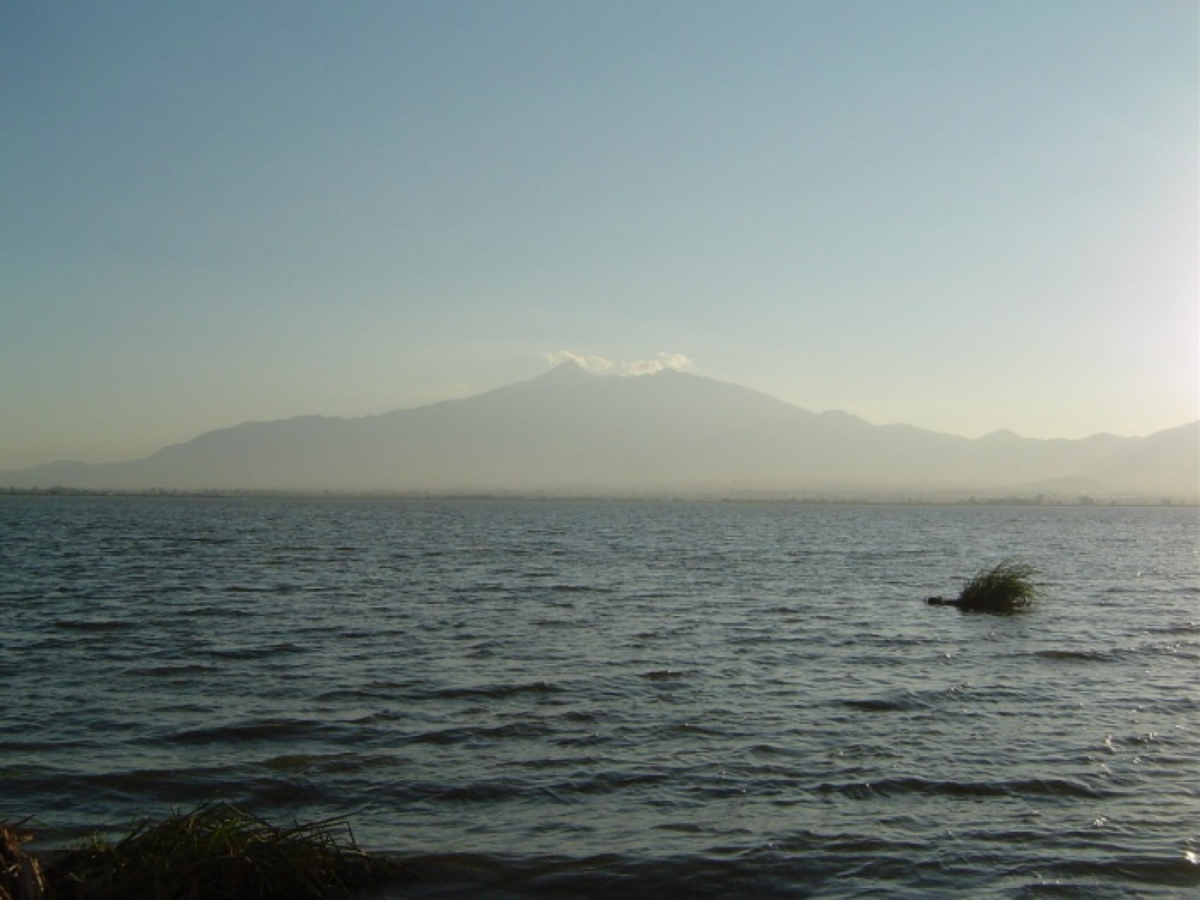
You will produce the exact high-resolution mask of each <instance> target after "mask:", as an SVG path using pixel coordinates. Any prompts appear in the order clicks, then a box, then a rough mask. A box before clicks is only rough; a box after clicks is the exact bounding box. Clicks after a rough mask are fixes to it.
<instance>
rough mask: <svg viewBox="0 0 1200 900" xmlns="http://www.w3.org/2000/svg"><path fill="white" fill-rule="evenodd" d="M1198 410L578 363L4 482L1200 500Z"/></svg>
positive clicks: (237, 428) (1, 481) (51, 468)
mask: <svg viewBox="0 0 1200 900" xmlns="http://www.w3.org/2000/svg"><path fill="white" fill-rule="evenodd" d="M1198 460H1200V421H1198V422H1195V423H1188V424H1186V425H1182V426H1179V427H1177V428H1174V429H1166V430H1164V431H1161V432H1157V433H1155V434H1153V435H1149V436H1147V437H1144V438H1122V437H1116V436H1113V435H1104V434H1097V435H1092V436H1090V437H1087V438H1082V439H1078V440H1069V439H1038V438H1023V437H1020V436H1018V435H1015V434H1013V433H1012V432H1008V431H1003V430H1001V431H996V432H992V433H991V434H988V435H985V436H983V437H981V438H974V439H971V438H965V437H961V436H958V435H949V434H943V433H940V432H935V431H930V430H927V429H923V428H919V427H917V426H913V425H907V424H903V423H893V424H890V425H873V424H871V423H869V422H867V421H866V420H864V419H862V418H860V417H858V416H856V415H854V414H852V413H848V412H845V411H841V410H831V411H825V412H813V411H811V410H808V409H804V408H803V407H799V406H795V405H792V404H789V403H786V402H785V401H782V400H779V399H777V398H775V397H772V396H770V395H768V394H765V393H762V392H759V391H756V390H753V389H751V388H746V387H742V386H740V385H735V384H730V383H728V382H722V381H718V380H715V379H712V378H707V377H705V376H699V375H693V374H689V373H683V372H677V371H673V370H669V369H667V370H662V371H660V372H657V373H654V374H652V375H644V376H638V377H617V376H597V375H593V374H591V373H588V372H586V371H584V370H583V369H581V368H580V367H578V366H577V365H575V364H573V363H563V364H562V365H560V366H558V367H556V368H554V369H551V370H549V371H548V372H546V373H544V374H542V375H540V376H537V377H535V378H532V379H528V380H525V381H519V382H515V383H512V384H508V385H504V386H501V387H497V388H493V389H491V390H488V391H484V392H482V393H479V394H475V395H472V396H470V397H466V398H461V399H455V400H444V401H439V402H437V403H432V404H428V405H425V406H419V407H415V408H411V409H399V410H392V411H390V412H385V413H381V414H378V415H373V416H361V417H355V418H339V417H330V416H320V415H305V416H295V417H292V418H288V419H278V420H268V421H259V422H243V423H240V424H237V425H231V426H228V427H225V428H219V429H214V430H211V431H207V432H204V433H202V434H199V435H197V436H195V437H193V438H191V439H190V440H188V441H184V442H181V443H178V444H173V445H170V446H167V447H163V448H161V449H160V450H157V451H155V452H154V453H152V454H150V455H149V456H147V457H144V458H142V459H139V460H130V461H126V462H119V463H104V464H88V463H65V462H64V463H51V464H49V465H45V466H38V467H34V468H32V469H26V470H20V471H15V472H0V487H7V488H10V489H22V488H49V487H54V486H57V487H64V488H78V489H99V490H153V489H165V490H246V491H254V490H265V491H271V490H286V491H348V492H363V491H367V492H372V491H388V492H402V493H472V492H518V493H521V492H532V493H550V494H556V493H561V494H598V495H604V494H629V493H665V494H703V495H722V496H724V495H729V494H732V493H739V492H768V493H770V492H774V493H789V492H791V493H814V492H817V493H820V492H825V493H829V492H841V493H878V492H889V493H895V494H900V493H909V494H911V493H924V494H938V495H967V494H973V493H978V494H983V495H996V494H1003V493H1004V492H1013V491H1020V490H1027V489H1030V488H1031V486H1032V487H1036V486H1038V485H1046V486H1050V485H1055V484H1059V485H1067V484H1081V485H1082V484H1087V485H1093V486H1095V488H1094V489H1095V491H1096V492H1100V493H1103V494H1105V495H1109V496H1114V497H1138V498H1142V499H1147V500H1154V499H1157V498H1160V497H1165V498H1170V499H1173V500H1182V501H1183V502H1200V463H1198V462H1197V461H1198Z"/></svg>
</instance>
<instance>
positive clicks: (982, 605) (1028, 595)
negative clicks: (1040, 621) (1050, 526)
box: [954, 559, 1040, 613]
mask: <svg viewBox="0 0 1200 900" xmlns="http://www.w3.org/2000/svg"><path fill="white" fill-rule="evenodd" d="M1035 574H1036V570H1035V569H1034V568H1033V567H1032V566H1028V565H1025V564H1024V563H1019V562H1016V561H1015V560H1011V559H1006V560H1004V561H1003V562H1001V563H999V564H998V565H995V566H993V567H992V568H990V569H986V568H985V569H980V570H979V571H978V572H976V573H975V574H974V575H973V576H971V577H970V578H969V579H967V581H966V582H965V583H964V584H963V587H962V590H961V591H960V592H959V595H958V599H957V600H955V601H954V605H955V606H957V607H958V608H959V609H965V610H974V611H978V612H1000V613H1005V612H1019V611H1021V610H1024V609H1028V608H1029V607H1030V606H1032V605H1033V603H1034V601H1035V600H1037V598H1038V596H1039V593H1040V592H1039V590H1038V588H1037V586H1036V585H1035V584H1034V583H1033V576H1034V575H1035Z"/></svg>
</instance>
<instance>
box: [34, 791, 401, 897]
mask: <svg viewBox="0 0 1200 900" xmlns="http://www.w3.org/2000/svg"><path fill="white" fill-rule="evenodd" d="M46 874H47V880H48V881H49V883H50V884H49V886H50V890H51V895H52V896H53V897H55V898H59V900H118V898H121V900H129V898H134V897H136V898H139V900H250V898H254V900H325V898H334V897H346V896H349V894H350V892H351V891H352V890H355V889H356V888H359V887H362V886H365V885H367V884H370V883H372V882H375V881H379V880H383V879H387V878H392V877H395V876H397V875H398V874H399V866H398V864H397V863H395V862H393V861H389V860H386V859H383V858H380V857H375V856H369V855H368V854H366V853H364V852H363V851H362V850H360V849H359V848H358V846H357V845H356V844H355V842H354V835H353V834H352V833H351V831H350V828H349V825H348V824H347V823H346V822H345V820H343V819H330V820H327V821H323V822H313V823H308V824H297V825H294V826H292V827H290V828H281V827H277V826H274V825H271V824H269V823H267V822H265V821H263V820H262V819H260V818H258V817H257V816H254V815H252V814H250V813H249V812H247V811H246V810H244V809H242V808H241V807H239V806H237V805H235V804H232V803H206V804H202V805H201V806H199V807H198V808H196V809H195V810H193V811H191V812H188V813H179V812H177V813H175V814H173V815H171V816H169V817H167V818H166V819H164V820H162V821H161V822H156V823H155V822H151V821H149V820H145V821H142V822H140V823H138V824H137V825H135V826H134V828H133V829H132V831H131V832H130V833H129V834H128V835H126V836H125V837H124V838H122V839H121V840H119V841H118V842H116V843H115V844H113V843H109V842H108V841H105V840H103V839H101V838H96V839H93V840H92V842H91V843H90V844H88V845H86V846H83V847H80V848H77V849H75V850H72V851H69V852H67V853H66V854H64V855H63V856H62V857H61V858H59V859H58V860H57V861H56V862H55V863H54V865H53V866H51V867H48V869H47V873H46Z"/></svg>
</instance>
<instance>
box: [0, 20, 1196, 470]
mask: <svg viewBox="0 0 1200 900" xmlns="http://www.w3.org/2000/svg"><path fill="white" fill-rule="evenodd" d="M0 115H2V116H3V120H2V121H3V123H4V126H3V133H4V137H3V140H0V191H2V194H0V197H2V203H0V434H2V435H3V437H2V438H0V469H3V468H10V467H20V466H27V465H34V464H37V463H41V462H48V461H51V460H56V459H84V460H89V461H105V460H115V459H126V458H133V457H139V456H143V455H146V454H148V453H150V452H152V451H153V450H155V449H157V448H159V447H161V446H164V445H166V444H170V443H175V442H178V441H182V440H186V439H187V438H190V437H192V436H194V435H195V434H198V433H200V432H203V431H206V430H209V429H212V428H217V427H222V426H225V425H231V424H235V423H237V422H241V421H245V420H251V419H274V418H284V417H288V416H293V415H300V414H309V413H320V414H325V415H339V416H354V415H364V414H370V413H379V412H384V411H387V410H390V409H396V408H401V407H407V406H413V405H418V404H423V403H427V402H432V401H435V400H440V399H446V398H451V397H461V396H465V395H467V394H471V393H476V392H479V391H481V390H485V389H488V388H491V387H498V386H500V385H503V384H507V383H510V382H513V381H517V380H522V379H525V378H530V377H533V376H535V375H538V374H540V373H541V372H543V371H545V369H546V368H547V366H548V365H549V363H548V359H549V358H550V355H552V354H562V353H564V352H567V353H572V354H576V355H578V356H580V357H592V358H595V359H597V360H606V361H610V362H611V363H613V367H612V368H613V370H620V369H621V367H622V364H624V367H625V369H626V370H637V369H643V370H644V369H647V368H653V367H654V366H653V365H647V364H646V363H647V362H654V361H660V364H661V363H667V364H673V365H676V364H682V365H684V366H685V367H686V368H687V369H688V370H689V371H692V372H694V373H696V374H701V375H707V376H711V377H714V378H718V379H721V380H725V381H733V382H737V383H739V384H743V385H746V386H748V387H752V388H756V389H759V390H762V391H765V392H767V393H770V394H773V395H775V396H777V397H780V398H782V399H784V400H787V401H789V402H792V403H795V404H797V405H800V406H803V407H806V408H809V409H816V410H821V409H829V408H840V409H846V410H848V411H850V412H854V413H856V414H858V415H861V416H863V417H864V418H866V419H868V420H869V421H872V422H876V423H879V424H884V423H888V422H897V421H903V422H909V423H912V424H916V425H920V426H924V427H927V428H932V429H935V430H939V431H947V432H952V433H956V434H964V435H968V436H978V435H982V434H984V433H987V432H989V431H992V430H996V429H1000V428H1008V429H1012V430H1014V431H1016V432H1018V433H1020V434H1023V435H1026V436H1031V437H1082V436H1085V435H1088V434H1092V433H1096V432H1102V431H1107V432H1113V433H1117V434H1148V433H1151V432H1153V431H1156V430H1159V429H1162V428H1167V427H1172V426H1175V425H1180V424H1183V423H1184V422H1187V421H1191V420H1194V419H1196V418H1197V417H1198V416H1200V408H1198V406H1200V361H1198V359H1200V353H1198V343H1200V322H1198V317H1200V309H1198V307H1200V301H1198V294H1197V289H1198V262H1197V245H1198V242H1200V231H1198V225H1197V219H1198V212H1197V204H1198V178H1197V169H1198V162H1197V160H1198V158H1200V125H1198V119H1200V7H1198V5H1197V4H1196V3H1195V2H1193V0H1178V2H1176V0H1128V2H1111V0H1081V2H1074V0H1010V2H1004V3H994V2H973V0H907V2H905V0H899V2H882V0H871V2H856V0H836V2H815V0H814V2H798V0H797V2H720V3H714V2H703V0H685V2H667V0H647V2H636V3H635V2H621V0H605V2H588V3H584V2H570V0H546V2H519V0H511V2H499V0H493V2H443V0H438V2H421V3H402V2H395V3H384V2H360V3H344V4H331V3H325V2H321V3H312V2H286V3H284V2H277V3H276V2H256V3H249V4H247V3H227V2H210V3H196V4H164V3H157V2H154V3H149V2H148V3H133V2H112V3H102V4H101V3H97V4H43V3H7V4H4V5H3V6H2V7H0ZM554 358H562V357H561V356H557V357H554Z"/></svg>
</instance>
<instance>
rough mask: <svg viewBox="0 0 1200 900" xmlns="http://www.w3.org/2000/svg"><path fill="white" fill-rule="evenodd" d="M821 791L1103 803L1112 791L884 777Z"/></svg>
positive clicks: (1060, 783) (860, 796) (1042, 781)
mask: <svg viewBox="0 0 1200 900" xmlns="http://www.w3.org/2000/svg"><path fill="white" fill-rule="evenodd" d="M817 791H818V792H819V793H823V794H842V795H844V796H847V797H851V798H853V799H856V800H867V799H871V798H876V797H896V796H902V795H905V794H936V795H943V796H950V797H1013V796H1035V797H1046V796H1049V797H1076V798H1087V799H1090V800H1100V799H1104V798H1107V797H1110V796H1112V795H1113V794H1112V792H1110V791H1104V790H1100V789H1098V788H1095V787H1092V786H1091V785H1088V784H1084V783H1082V782H1079V781H1069V780H1067V779H1063V778H1025V779H1014V780H1009V781H939V780H935V779H928V778H917V777H909V778H883V779H880V780H879V781H857V782H844V783H825V784H821V785H820V786H818V788H817Z"/></svg>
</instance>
